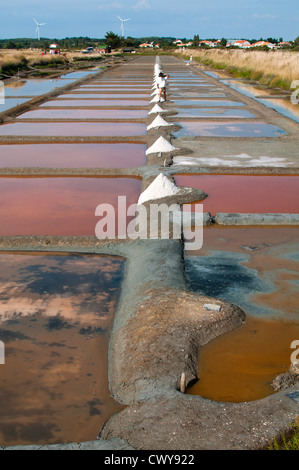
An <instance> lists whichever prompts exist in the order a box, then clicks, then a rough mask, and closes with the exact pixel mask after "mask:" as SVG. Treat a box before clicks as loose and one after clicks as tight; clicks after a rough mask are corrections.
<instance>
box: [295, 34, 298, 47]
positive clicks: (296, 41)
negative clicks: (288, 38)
mask: <svg viewBox="0 0 299 470" xmlns="http://www.w3.org/2000/svg"><path fill="white" fill-rule="evenodd" d="M294 43H295V44H296V46H299V36H298V37H297V38H296V39H295V41H294Z"/></svg>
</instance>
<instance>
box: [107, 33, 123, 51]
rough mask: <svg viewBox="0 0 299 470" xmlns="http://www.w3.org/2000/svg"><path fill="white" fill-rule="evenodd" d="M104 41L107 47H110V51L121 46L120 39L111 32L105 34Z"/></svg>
mask: <svg viewBox="0 0 299 470" xmlns="http://www.w3.org/2000/svg"><path fill="white" fill-rule="evenodd" d="M105 39H106V42H107V45H108V46H111V49H117V48H118V47H120V46H121V44H122V38H121V37H120V36H118V35H117V34H114V33H113V32H112V31H109V32H108V33H106V36H105Z"/></svg>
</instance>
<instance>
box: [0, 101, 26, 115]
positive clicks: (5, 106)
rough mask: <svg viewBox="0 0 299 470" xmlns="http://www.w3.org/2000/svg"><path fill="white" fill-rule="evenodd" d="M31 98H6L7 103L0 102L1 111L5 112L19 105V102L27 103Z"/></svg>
mask: <svg viewBox="0 0 299 470" xmlns="http://www.w3.org/2000/svg"><path fill="white" fill-rule="evenodd" d="M29 100H31V98H9V99H6V100H5V103H3V104H1V103H0V113H3V111H7V110H8V109H11V108H14V107H15V106H18V105H19V104H23V103H26V101H29Z"/></svg>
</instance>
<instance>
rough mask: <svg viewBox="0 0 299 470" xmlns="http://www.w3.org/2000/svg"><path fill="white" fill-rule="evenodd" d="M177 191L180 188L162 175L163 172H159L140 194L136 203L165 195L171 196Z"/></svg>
mask: <svg viewBox="0 0 299 470" xmlns="http://www.w3.org/2000/svg"><path fill="white" fill-rule="evenodd" d="M179 191H180V189H179V188H178V187H177V186H176V185H175V184H174V183H173V182H172V181H170V180H169V179H168V178H167V177H166V176H165V175H163V173H160V174H159V175H158V176H157V178H156V179H155V180H154V181H153V182H152V183H151V184H150V185H149V187H148V188H146V190H145V191H143V193H141V194H140V196H139V199H138V204H142V203H144V202H146V201H151V200H154V199H160V198H163V197H166V196H173V195H174V194H177V193H178V192H179Z"/></svg>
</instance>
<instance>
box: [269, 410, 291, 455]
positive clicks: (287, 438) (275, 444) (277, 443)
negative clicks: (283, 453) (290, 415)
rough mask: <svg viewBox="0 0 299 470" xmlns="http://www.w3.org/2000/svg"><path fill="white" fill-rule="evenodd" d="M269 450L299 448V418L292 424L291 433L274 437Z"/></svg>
mask: <svg viewBox="0 0 299 470" xmlns="http://www.w3.org/2000/svg"><path fill="white" fill-rule="evenodd" d="M267 450H299V418H298V419H297V420H296V421H295V423H294V424H293V425H292V426H291V428H290V431H289V433H287V434H283V435H282V436H280V437H279V438H278V439H273V441H272V442H271V444H270V445H269V446H268V447H267Z"/></svg>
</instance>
